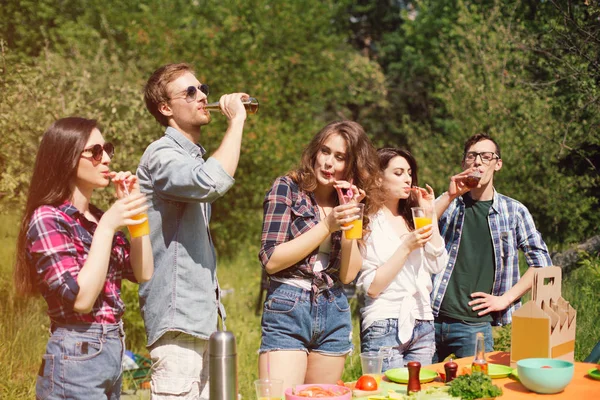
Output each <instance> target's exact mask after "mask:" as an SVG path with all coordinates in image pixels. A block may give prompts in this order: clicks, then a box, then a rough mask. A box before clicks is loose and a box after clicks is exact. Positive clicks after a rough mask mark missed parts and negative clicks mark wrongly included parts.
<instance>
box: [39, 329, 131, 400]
mask: <svg viewBox="0 0 600 400" xmlns="http://www.w3.org/2000/svg"><path fill="white" fill-rule="evenodd" d="M124 340H125V333H124V331H123V325H122V323H119V324H95V323H94V324H87V325H86V324H81V325H53V328H52V336H51V337H50V339H49V340H48V344H47V345H46V354H44V355H43V356H42V365H41V366H40V370H39V372H38V377H37V382H36V385H35V394H36V398H37V399H41V400H44V399H52V400H58V399H85V400H91V399H110V400H114V399H119V398H120V397H121V380H122V371H121V369H122V365H121V364H122V359H123V352H124V350H125V345H124Z"/></svg>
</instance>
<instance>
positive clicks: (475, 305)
mask: <svg viewBox="0 0 600 400" xmlns="http://www.w3.org/2000/svg"><path fill="white" fill-rule="evenodd" d="M462 167H463V172H461V173H459V174H457V175H455V176H453V177H452V178H451V179H450V185H449V187H448V191H447V192H445V193H444V194H443V195H441V196H440V197H439V198H438V199H437V200H436V212H437V215H441V217H440V218H439V227H440V232H441V234H442V236H443V237H444V239H445V241H446V249H447V250H448V255H449V260H448V264H447V266H446V268H445V270H444V271H442V272H441V273H439V274H437V275H435V276H434V278H433V291H432V293H431V297H432V298H431V299H432V308H433V314H434V317H435V321H434V324H435V337H436V338H435V339H436V354H435V355H434V360H433V362H434V363H435V362H439V361H442V360H444V359H445V358H446V357H448V356H449V355H450V354H454V355H455V357H457V358H460V357H467V356H473V355H474V352H475V334H476V333H477V332H483V333H484V336H485V347H486V351H492V350H493V347H494V341H493V338H492V325H496V326H498V325H505V324H508V323H510V322H511V317H512V313H513V312H514V311H515V310H516V309H517V308H519V307H520V305H521V304H520V298H521V296H522V295H523V294H524V293H525V292H527V291H528V290H529V289H531V286H532V282H533V281H532V278H533V274H534V270H533V268H531V267H546V266H550V265H552V260H551V259H550V256H549V254H548V248H547V247H546V244H545V243H544V241H543V240H542V237H541V235H540V233H539V232H538V231H537V229H536V227H535V224H534V222H533V218H532V217H531V214H530V213H529V211H528V210H527V208H526V207H525V206H524V205H523V204H521V203H520V202H518V201H517V200H514V199H512V198H510V197H508V196H505V195H502V194H500V193H498V192H497V191H496V190H495V188H494V174H495V173H496V172H498V171H500V169H501V168H502V159H501V157H500V147H499V146H498V144H497V143H496V141H495V140H494V139H492V138H491V137H490V136H488V135H485V134H477V135H474V136H472V137H471V138H469V139H468V140H467V141H466V142H465V146H464V154H463V161H462ZM474 172H478V173H479V174H480V176H481V179H480V180H479V184H478V185H477V186H476V187H474V188H469V186H468V185H467V183H468V177H469V175H472V174H473V173H474ZM519 250H521V251H523V252H524V253H525V259H526V261H527V264H528V266H529V268H528V269H527V271H526V272H525V273H524V274H523V276H522V277H520V273H519V258H518V254H519Z"/></svg>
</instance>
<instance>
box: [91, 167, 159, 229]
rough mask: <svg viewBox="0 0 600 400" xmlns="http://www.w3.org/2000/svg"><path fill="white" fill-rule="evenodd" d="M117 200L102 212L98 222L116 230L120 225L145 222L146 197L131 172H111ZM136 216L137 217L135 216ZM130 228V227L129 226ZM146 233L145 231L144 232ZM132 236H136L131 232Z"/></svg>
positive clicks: (130, 225)
mask: <svg viewBox="0 0 600 400" xmlns="http://www.w3.org/2000/svg"><path fill="white" fill-rule="evenodd" d="M110 176H111V179H112V181H113V183H114V185H115V188H116V192H117V197H118V200H117V201H115V202H114V204H113V205H112V206H111V207H110V208H109V209H108V210H107V211H106V212H105V213H104V215H103V216H102V219H101V220H100V224H102V225H105V226H107V227H108V228H110V229H112V230H113V231H116V230H117V229H119V228H120V227H121V226H127V227H132V226H139V225H142V224H144V223H145V224H147V221H148V215H147V214H146V211H147V210H148V204H147V199H146V196H145V195H144V194H142V193H141V192H140V189H139V184H138V182H137V177H136V176H135V175H133V174H131V172H114V171H113V172H111V173H110ZM136 217H137V218H136ZM130 229H131V228H130ZM146 234H147V233H146ZM131 235H132V237H137V236H138V235H134V234H133V232H131Z"/></svg>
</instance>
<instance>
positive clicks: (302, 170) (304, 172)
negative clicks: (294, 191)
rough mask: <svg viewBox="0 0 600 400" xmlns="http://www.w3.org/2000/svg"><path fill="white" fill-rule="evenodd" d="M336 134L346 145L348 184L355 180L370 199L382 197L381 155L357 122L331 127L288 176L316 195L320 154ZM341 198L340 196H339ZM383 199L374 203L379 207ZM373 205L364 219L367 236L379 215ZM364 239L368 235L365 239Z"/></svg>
mask: <svg viewBox="0 0 600 400" xmlns="http://www.w3.org/2000/svg"><path fill="white" fill-rule="evenodd" d="M334 134H338V135H340V136H341V137H342V138H343V139H344V141H345V142H346V156H347V159H346V171H345V173H346V176H345V177H344V178H345V179H346V180H350V179H352V183H353V184H354V185H356V187H358V188H361V189H363V190H364V191H365V192H366V194H367V198H369V197H370V196H379V193H380V192H381V190H380V185H381V183H380V179H379V177H380V172H379V166H378V164H377V151H376V150H375V147H373V144H372V143H371V140H370V139H369V137H368V136H367V134H366V133H365V131H364V129H363V127H362V126H361V125H360V124H359V123H357V122H354V121H335V122H331V123H329V124H327V125H326V126H325V127H323V129H321V130H320V131H319V133H317V134H316V135H315V136H314V137H313V138H312V140H311V141H310V142H309V143H308V146H306V148H305V149H304V151H303V152H302V158H301V161H300V166H299V167H298V168H297V169H296V170H294V171H291V172H290V173H289V174H288V175H289V176H290V177H291V178H292V180H293V181H294V182H296V183H297V184H298V186H299V187H300V189H302V190H304V191H307V192H312V191H314V190H315V189H316V188H317V179H316V177H315V170H314V165H315V161H316V159H317V154H318V152H319V149H320V148H321V146H322V145H323V143H324V142H325V141H326V140H327V139H328V138H329V137H330V136H331V135H334ZM336 198H337V196H336ZM379 202H380V200H379V199H377V200H376V201H374V203H376V204H378V203H379ZM371 204H373V203H372V202H370V201H365V212H364V218H363V227H364V228H363V229H364V232H368V231H367V230H366V227H368V223H369V218H368V217H369V215H372V214H373V213H374V212H376V211H377V209H376V208H373V207H372V206H371ZM363 236H364V235H363Z"/></svg>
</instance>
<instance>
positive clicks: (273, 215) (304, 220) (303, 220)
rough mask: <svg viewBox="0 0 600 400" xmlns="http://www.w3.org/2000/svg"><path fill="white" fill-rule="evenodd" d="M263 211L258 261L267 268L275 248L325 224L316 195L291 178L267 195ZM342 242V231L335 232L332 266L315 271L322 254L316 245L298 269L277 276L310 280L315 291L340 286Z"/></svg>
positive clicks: (281, 180)
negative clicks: (316, 262) (319, 256)
mask: <svg viewBox="0 0 600 400" xmlns="http://www.w3.org/2000/svg"><path fill="white" fill-rule="evenodd" d="M263 208H264V217H263V230H262V238H261V247H260V252H259V253H258V258H259V259H260V262H261V263H262V265H263V268H264V266H265V265H267V262H268V261H269V259H270V258H271V255H273V252H274V251H275V247H277V246H278V245H279V244H281V243H284V242H288V241H290V240H292V239H294V238H296V237H298V236H300V235H302V234H303V233H305V232H307V231H309V230H310V229H312V228H313V227H314V226H315V225H317V224H318V223H319V222H320V221H321V218H320V216H319V208H318V206H317V202H316V200H315V198H314V196H313V194H312V192H305V191H303V190H300V188H299V187H298V185H297V184H296V183H294V182H293V181H292V179H291V178H290V177H288V176H283V177H279V178H277V179H276V180H275V182H274V183H273V187H272V188H271V190H269V191H268V192H267V194H266V196H265V200H264V202H263ZM341 241H342V233H341V231H337V232H334V233H332V235H331V253H330V257H329V264H328V265H327V268H326V269H324V270H323V271H321V272H314V271H313V265H314V264H315V261H316V260H317V254H318V253H319V246H316V247H315V249H314V250H313V251H312V253H310V254H309V255H308V256H307V257H306V258H304V259H303V260H301V261H300V262H298V263H297V264H295V265H294V266H291V267H289V268H286V269H284V270H283V271H280V272H277V273H276V274H274V276H277V277H280V278H303V279H307V280H310V281H311V282H312V288H313V291H316V290H317V288H322V287H327V288H331V287H333V286H334V285H335V284H336V283H339V269H340V258H341V246H342V244H341Z"/></svg>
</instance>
